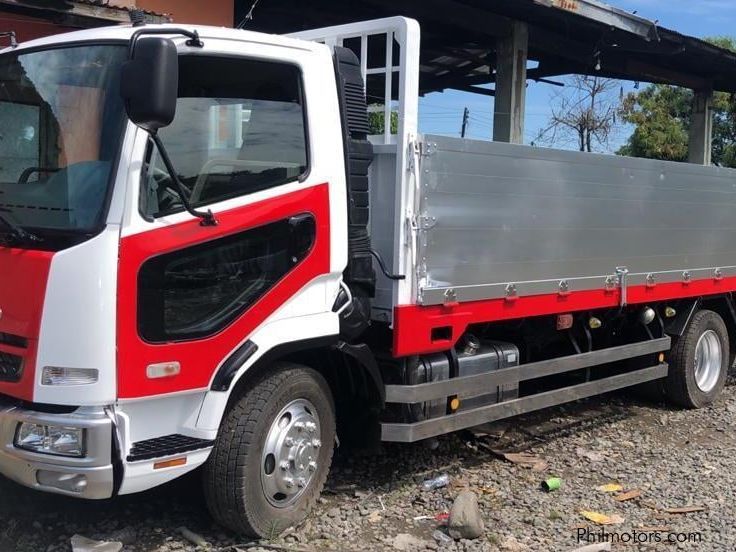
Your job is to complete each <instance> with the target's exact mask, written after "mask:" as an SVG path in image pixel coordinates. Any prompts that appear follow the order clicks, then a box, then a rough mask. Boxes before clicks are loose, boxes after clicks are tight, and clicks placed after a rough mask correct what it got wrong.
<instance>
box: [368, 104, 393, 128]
mask: <svg viewBox="0 0 736 552" xmlns="http://www.w3.org/2000/svg"><path fill="white" fill-rule="evenodd" d="M385 119H386V116H385V114H384V112H383V110H381V111H371V112H369V113H368V124H369V125H370V127H371V134H383V131H384V129H385V128H386V127H385V125H384V123H383V122H384V120H385ZM398 133H399V114H398V112H396V111H392V112H391V134H398Z"/></svg>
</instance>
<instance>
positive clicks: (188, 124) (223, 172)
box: [141, 56, 308, 217]
mask: <svg viewBox="0 0 736 552" xmlns="http://www.w3.org/2000/svg"><path fill="white" fill-rule="evenodd" d="M304 120H305V114H304V105H303V95H302V85H301V73H300V71H299V69H298V68H297V67H296V66H294V65H291V64H288V63H277V62H265V61H256V60H247V59H235V58H215V57H208V56H182V57H181V58H180V60H179V100H178V102H177V110H176V118H175V119H174V122H173V123H172V124H171V125H170V126H168V127H167V128H164V129H161V131H160V133H159V135H160V137H161V140H162V142H163V143H164V145H165V146H166V150H167V151H168V153H169V156H170V157H171V160H172V161H173V164H174V167H175V169H176V171H177V173H178V175H179V178H180V179H181V181H182V183H183V184H184V187H185V191H186V193H187V194H189V198H190V201H191V203H192V205H193V206H195V207H198V206H200V207H201V206H203V205H208V204H212V203H215V202H218V201H223V200H226V199H230V198H234V197H238V196H242V195H246V194H250V193H253V192H257V191H260V190H264V189H267V188H271V187H273V186H279V185H281V184H285V183H287V182H291V181H294V180H297V179H298V178H300V177H301V176H302V175H303V174H305V172H306V171H307V164H308V155H307V139H306V128H305V124H304ZM149 151H150V155H149V160H148V170H147V171H146V175H145V176H144V179H143V182H142V190H141V212H142V213H144V214H145V215H147V216H154V217H156V216H162V215H165V214H168V213H172V212H175V211H179V210H181V209H182V205H181V202H180V201H179V198H178V195H177V194H176V192H175V188H174V186H173V183H172V182H171V179H170V177H169V175H168V173H167V171H166V168H165V166H164V164H163V162H162V161H161V158H160V154H159V152H158V151H156V149H155V148H153V147H151V148H150V150H149Z"/></svg>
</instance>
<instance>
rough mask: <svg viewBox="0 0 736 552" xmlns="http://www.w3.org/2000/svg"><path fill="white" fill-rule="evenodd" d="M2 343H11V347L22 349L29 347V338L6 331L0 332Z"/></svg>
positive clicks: (0, 341)
mask: <svg viewBox="0 0 736 552" xmlns="http://www.w3.org/2000/svg"><path fill="white" fill-rule="evenodd" d="M0 343H2V344H4V345H10V346H11V347H18V348H20V349H25V348H27V347H28V340H27V339H26V338H25V337H21V336H19V335H13V334H9V333H5V332H0Z"/></svg>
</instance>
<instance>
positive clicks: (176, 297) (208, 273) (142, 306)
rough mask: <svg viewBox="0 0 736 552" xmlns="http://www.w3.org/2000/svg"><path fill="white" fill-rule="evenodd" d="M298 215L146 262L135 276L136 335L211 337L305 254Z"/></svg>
mask: <svg viewBox="0 0 736 552" xmlns="http://www.w3.org/2000/svg"><path fill="white" fill-rule="evenodd" d="M315 237H316V225H315V221H314V218H313V217H312V215H309V214H303V215H299V216H296V217H291V218H290V219H285V220H281V221H278V222H273V223H270V224H267V225H264V226H260V227H258V228H252V229H250V230H247V231H245V232H241V233H238V234H234V235H232V236H227V237H225V238H221V239H218V240H214V241H210V242H206V243H203V244H200V245H196V246H193V247H190V248H187V249H183V250H180V251H175V252H173V253H167V254H165V255H161V256H158V257H154V258H153V259H150V260H149V261H147V262H146V263H145V264H144V265H143V266H142V267H141V270H140V272H139V273H138V331H139V333H140V335H141V337H143V339H145V340H147V341H149V342H153V343H162V342H166V341H180V340H186V339H196V338H200V337H206V336H210V335H214V334H216V333H217V332H219V331H221V330H222V329H224V328H225V327H226V326H227V325H229V324H230V323H231V322H232V321H234V320H235V319H236V318H237V317H239V316H240V315H241V314H242V313H243V312H245V311H246V310H247V309H248V308H249V307H251V306H252V305H253V304H254V303H255V302H256V301H258V299H260V298H261V297H262V296H263V295H265V294H266V293H267V292H268V291H269V290H270V289H271V288H272V287H273V286H274V285H276V284H277V283H278V282H279V280H281V278H283V277H284V276H285V275H286V274H287V273H288V272H289V271H290V270H291V269H292V268H293V267H294V266H296V264H298V263H299V262H301V261H302V260H303V259H304V258H306V256H307V255H308V254H309V251H311V249H312V246H313V244H314V240H315Z"/></svg>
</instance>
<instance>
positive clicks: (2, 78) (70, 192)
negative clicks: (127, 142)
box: [0, 45, 127, 237]
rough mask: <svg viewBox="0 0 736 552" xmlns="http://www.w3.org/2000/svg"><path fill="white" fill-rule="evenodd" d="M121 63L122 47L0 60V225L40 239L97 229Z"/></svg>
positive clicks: (115, 127)
mask: <svg viewBox="0 0 736 552" xmlns="http://www.w3.org/2000/svg"><path fill="white" fill-rule="evenodd" d="M126 59H127V49H126V47H125V46H123V45H119V46H117V45H85V46H79V47H72V48H64V49H58V50H44V51H37V52H31V53H27V54H23V53H9V54H4V55H2V56H0V216H1V217H2V218H3V219H5V220H6V221H8V222H9V223H10V224H12V225H15V226H16V227H20V228H24V229H29V230H31V231H33V232H34V233H36V234H38V235H40V236H42V237H44V235H45V234H54V233H55V234H59V233H61V234H67V235H68V234H69V233H73V234H87V233H90V232H92V231H94V230H95V229H98V228H99V226H100V223H101V221H102V217H103V216H104V211H105V207H106V205H107V197H108V189H109V186H110V181H111V172H112V168H113V164H114V161H115V158H116V156H117V153H118V149H119V145H120V137H121V134H122V130H123V124H124V122H125V109H124V105H123V100H122V98H121V95H120V85H119V79H120V69H121V66H122V64H123V63H124V62H125V61H126ZM6 226H8V224H6V225H4V226H3V227H2V228H0V232H5V231H7V228H6Z"/></svg>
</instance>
